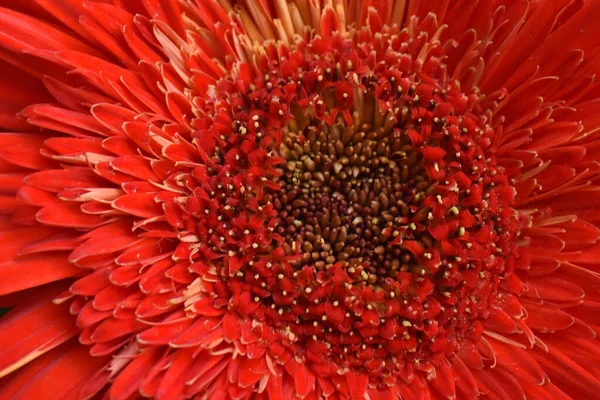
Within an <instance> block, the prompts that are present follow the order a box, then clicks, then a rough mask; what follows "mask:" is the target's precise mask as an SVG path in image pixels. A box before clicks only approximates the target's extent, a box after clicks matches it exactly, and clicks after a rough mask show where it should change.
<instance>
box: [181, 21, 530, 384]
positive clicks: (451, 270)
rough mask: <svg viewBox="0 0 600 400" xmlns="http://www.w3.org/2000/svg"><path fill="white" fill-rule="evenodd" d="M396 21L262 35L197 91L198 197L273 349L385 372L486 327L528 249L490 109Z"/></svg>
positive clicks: (327, 365) (386, 375)
mask: <svg viewBox="0 0 600 400" xmlns="http://www.w3.org/2000/svg"><path fill="white" fill-rule="evenodd" d="M403 32H404V31H403ZM402 34H403V33H398V32H395V31H393V30H392V29H389V28H387V27H384V28H383V29H382V31H381V32H378V33H377V34H376V35H373V34H371V32H370V31H369V30H368V29H367V28H365V29H363V30H361V31H360V32H355V33H354V34H352V35H350V34H348V35H344V36H342V35H335V36H333V37H330V38H319V37H317V38H313V39H310V40H306V41H300V42H299V43H297V44H296V45H295V46H294V47H293V48H286V50H285V51H282V50H281V49H279V53H277V51H275V50H273V49H271V48H270V47H269V45H266V46H267V48H266V53H267V54H270V56H267V55H264V57H262V58H261V57H259V58H258V60H257V61H256V63H257V65H259V64H260V65H261V66H262V67H261V68H262V69H261V71H263V72H261V73H264V71H267V72H266V73H265V74H264V75H262V76H261V75H256V76H254V77H252V78H250V77H249V76H247V75H248V74H246V73H245V72H244V71H242V70H240V71H238V76H236V77H233V76H232V77H231V78H225V79H223V80H222V81H221V82H220V84H219V87H217V88H214V90H212V91H211V93H212V95H213V96H214V98H212V99H206V100H204V101H205V104H204V105H205V109H206V110H210V111H208V114H209V116H210V118H209V119H207V120H206V126H207V128H206V129H201V130H200V131H199V132H198V134H197V137H198V138H199V139H200V143H202V146H203V148H204V150H205V152H206V154H205V156H204V157H203V158H204V159H205V162H206V164H207V167H206V168H203V169H202V171H201V173H198V174H197V175H198V176H201V178H200V180H201V182H202V188H203V190H202V193H201V194H198V193H196V195H195V200H194V201H193V202H192V201H190V200H189V199H188V200H187V202H188V208H190V204H195V205H196V206H195V208H194V209H195V210H200V209H204V211H205V214H206V216H203V218H204V219H202V220H201V221H200V222H199V227H197V228H194V229H196V232H195V233H196V234H197V236H198V237H199V238H202V237H206V238H207V239H206V242H207V246H208V247H206V249H207V250H206V251H201V253H202V254H203V256H202V257H204V258H205V259H206V260H208V261H209V262H210V263H211V264H212V265H216V266H217V268H216V271H217V274H218V275H219V280H220V281H221V282H222V283H223V285H219V286H218V290H219V293H220V295H221V294H222V296H223V297H224V298H228V297H230V298H231V300H230V301H229V305H228V307H229V308H230V309H231V310H234V311H235V312H237V313H238V314H239V317H240V319H241V320H242V321H246V322H247V323H248V324H250V325H248V326H251V328H248V329H254V330H256V335H258V336H262V337H266V336H269V337H273V336H274V337H276V338H278V341H276V343H277V344H276V345H271V346H270V349H271V350H270V351H271V352H272V353H273V354H276V355H275V357H278V356H279V357H284V355H283V354H288V357H291V356H295V357H297V358H299V359H301V360H302V361H305V362H307V363H308V364H309V365H310V366H311V367H312V368H314V369H316V370H318V371H319V372H320V373H322V374H337V373H338V372H339V371H340V368H341V369H342V370H343V369H357V370H360V371H361V372H367V373H369V374H370V375H371V376H372V378H373V379H374V380H375V381H377V382H379V383H382V382H383V381H385V382H387V383H391V382H394V380H395V379H396V378H395V377H396V375H397V374H398V373H399V372H398V371H400V370H401V369H402V365H404V364H407V363H409V364H410V363H412V364H414V365H415V366H416V367H417V368H422V369H424V370H426V369H427V368H428V365H430V363H432V362H439V361H440V357H441V359H443V358H444V357H445V356H446V355H448V354H451V353H452V352H454V351H455V349H456V348H457V344H458V342H460V341H461V340H464V339H465V338H473V337H477V336H478V335H480V334H481V333H482V330H483V328H482V323H481V321H482V320H483V319H485V318H486V316H487V312H488V308H489V306H490V305H491V304H492V303H493V302H494V301H496V296H497V292H498V286H499V284H500V282H501V280H502V279H503V278H504V276H505V275H507V274H510V273H511V272H512V269H513V268H514V267H513V264H514V260H513V257H515V254H516V252H517V248H516V244H515V237H516V231H517V229H518V226H517V222H516V213H515V211H514V210H513V209H512V208H511V205H512V203H513V201H514V189H513V187H512V184H511V183H510V181H509V179H508V177H507V176H506V174H505V173H504V172H503V170H502V169H500V168H499V167H498V166H497V164H496V160H495V157H496V156H495V154H494V152H493V141H494V137H495V131H494V130H493V129H492V128H491V127H490V125H489V122H490V121H489V118H490V113H489V112H488V111H487V110H482V109H480V108H479V99H478V97H477V95H474V94H471V95H467V94H465V93H462V92H461V90H460V87H459V85H458V83H456V81H454V80H452V79H450V78H448V77H447V73H446V71H445V68H444V66H443V64H442V63H441V61H440V60H439V59H438V58H436V57H435V56H434V53H435V52H433V51H430V52H426V51H425V50H423V49H421V48H419V49H418V50H419V51H416V50H415V49H411V48H410V47H409V44H408V42H407V40H406V38H404V39H403V38H402ZM384 49H385V50H384ZM271 50H273V51H271ZM274 54H279V56H275V55H274ZM246 72H247V71H246ZM230 126H232V127H233V129H234V132H233V133H230V132H228V129H230ZM198 213H199V214H202V213H201V212H199V211H198ZM198 231H199V232H200V234H198ZM201 240H202V239H201ZM209 247H210V249H209ZM205 270H206V269H205ZM215 290H216V289H215ZM215 304H216V302H215ZM245 340H246V341H247V340H248V339H245ZM269 343H273V341H272V340H271V341H269ZM274 347H275V349H274Z"/></svg>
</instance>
